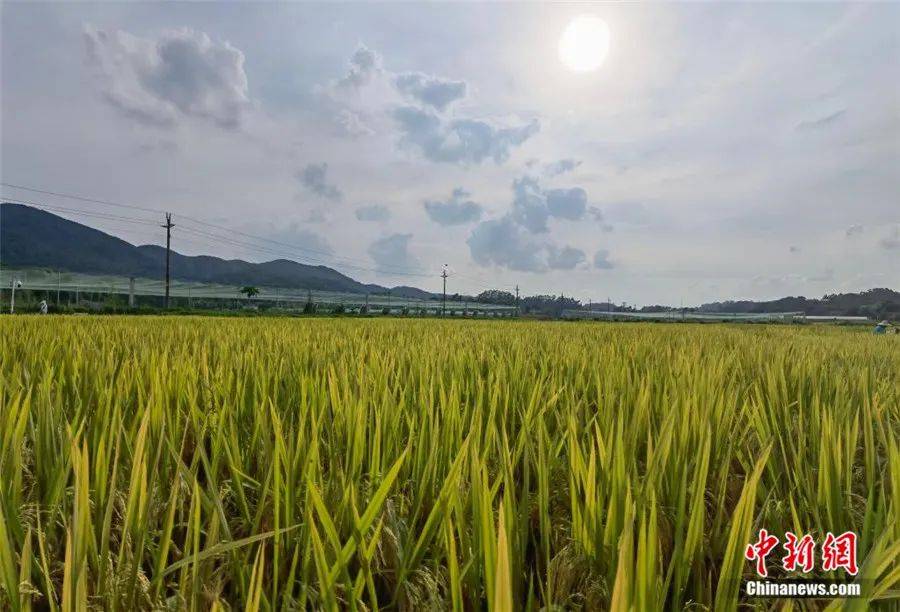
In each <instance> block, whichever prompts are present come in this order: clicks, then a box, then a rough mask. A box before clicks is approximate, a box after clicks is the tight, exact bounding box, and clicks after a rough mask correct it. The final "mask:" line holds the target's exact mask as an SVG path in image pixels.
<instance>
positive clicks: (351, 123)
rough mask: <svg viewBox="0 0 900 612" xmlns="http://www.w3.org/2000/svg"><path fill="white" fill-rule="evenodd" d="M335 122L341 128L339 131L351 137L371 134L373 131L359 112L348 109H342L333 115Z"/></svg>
mask: <svg viewBox="0 0 900 612" xmlns="http://www.w3.org/2000/svg"><path fill="white" fill-rule="evenodd" d="M335 123H337V125H338V127H339V128H340V130H341V133H342V134H344V135H346V136H350V137H351V138H359V137H361V136H371V135H372V134H374V133H375V130H373V129H372V128H371V127H369V125H368V124H367V123H366V122H365V120H363V118H362V115H360V113H357V112H354V111H352V110H350V109H347V108H345V109H342V110H341V111H340V112H339V113H338V114H337V117H335Z"/></svg>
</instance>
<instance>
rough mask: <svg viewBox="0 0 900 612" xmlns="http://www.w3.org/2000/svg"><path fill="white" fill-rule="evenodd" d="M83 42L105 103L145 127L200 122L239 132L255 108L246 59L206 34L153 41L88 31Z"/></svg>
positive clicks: (181, 33)
mask: <svg viewBox="0 0 900 612" xmlns="http://www.w3.org/2000/svg"><path fill="white" fill-rule="evenodd" d="M84 40H85V44H86V47H87V55H88V61H89V63H90V65H91V66H92V67H93V68H94V70H95V72H96V74H97V77H98V79H99V82H100V86H101V88H102V93H103V97H104V99H105V100H106V101H107V102H108V103H109V104H111V105H112V106H113V107H115V108H116V109H118V110H119V111H120V112H121V113H123V114H124V115H126V116H128V117H130V118H132V119H135V120H137V121H139V122H140V123H143V124H146V125H153V126H157V127H170V126H172V125H174V124H175V123H177V122H178V120H179V119H182V118H184V117H197V118H201V119H206V120H209V121H211V122H213V123H215V124H216V125H218V126H220V127H223V128H227V129H236V128H238V127H240V126H241V122H242V120H243V116H244V113H245V112H246V111H247V110H248V109H249V108H250V99H249V97H248V91H247V75H246V73H245V72H244V54H243V53H242V52H241V51H240V50H239V49H236V48H234V47H232V46H231V45H230V44H228V43H227V42H215V41H213V40H212V39H210V37H209V36H207V35H206V34H205V33H203V32H199V31H196V30H191V29H189V28H183V29H179V30H168V31H165V32H163V33H162V34H160V35H159V37H157V38H155V39H148V38H140V37H137V36H133V35H132V34H129V33H128V32H124V31H122V30H112V31H105V30H99V29H96V28H94V27H92V26H86V27H85V29H84Z"/></svg>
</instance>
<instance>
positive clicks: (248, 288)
mask: <svg viewBox="0 0 900 612" xmlns="http://www.w3.org/2000/svg"><path fill="white" fill-rule="evenodd" d="M241 293H243V294H244V295H246V296H247V299H248V300H249V299H250V298H252V297H254V296H257V295H259V288H258V287H254V286H253V285H244V286H243V287H241Z"/></svg>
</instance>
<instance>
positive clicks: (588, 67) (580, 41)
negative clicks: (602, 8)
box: [559, 15, 609, 72]
mask: <svg viewBox="0 0 900 612" xmlns="http://www.w3.org/2000/svg"><path fill="white" fill-rule="evenodd" d="M608 51H609V26H607V25H606V22H605V21H603V20H602V19H600V18H599V17H595V16H593V15H580V16H578V17H575V18H574V19H573V20H572V21H570V22H569V25H568V26H566V29H565V31H563V33H562V36H560V38H559V61H561V62H562V63H563V65H564V66H565V67H566V68H568V69H569V70H573V71H575V72H591V71H594V70H596V69H597V68H599V67H600V66H601V65H602V64H603V60H605V59H606V54H607V52H608Z"/></svg>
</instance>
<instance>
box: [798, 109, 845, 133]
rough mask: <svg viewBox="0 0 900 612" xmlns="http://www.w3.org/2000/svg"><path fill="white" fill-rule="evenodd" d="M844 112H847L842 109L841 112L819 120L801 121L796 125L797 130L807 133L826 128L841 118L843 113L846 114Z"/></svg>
mask: <svg viewBox="0 0 900 612" xmlns="http://www.w3.org/2000/svg"><path fill="white" fill-rule="evenodd" d="M846 112H847V109H846V108H842V109H841V110H839V111H836V112H834V113H831V114H830V115H827V116H825V117H822V118H820V119H814V120H812V121H801V122H800V123H798V124H797V130H799V131H801V132H802V131H808V130H818V129H821V128H824V127H827V126H829V125H831V124H832V123H834V122H835V121H837V120H839V119H840V118H841V117H843V116H844V113H846Z"/></svg>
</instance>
